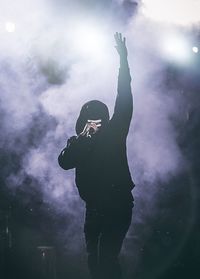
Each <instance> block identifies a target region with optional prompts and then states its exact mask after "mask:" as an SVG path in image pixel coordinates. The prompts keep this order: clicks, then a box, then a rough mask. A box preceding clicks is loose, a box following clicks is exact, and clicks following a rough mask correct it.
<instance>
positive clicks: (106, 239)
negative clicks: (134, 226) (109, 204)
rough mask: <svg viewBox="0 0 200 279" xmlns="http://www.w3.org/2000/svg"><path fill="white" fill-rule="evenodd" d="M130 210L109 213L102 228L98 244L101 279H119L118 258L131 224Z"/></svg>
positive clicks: (120, 275)
mask: <svg viewBox="0 0 200 279" xmlns="http://www.w3.org/2000/svg"><path fill="white" fill-rule="evenodd" d="M131 217H132V208H131V207H130V208H127V209H126V210H123V212H120V211H119V212H117V211H114V212H109V213H108V214H107V215H106V216H105V218H104V223H103V226H102V234H101V237H100V242H99V264H100V269H101V276H102V279H121V278H122V273H121V269H120V264H119V261H118V256H119V253H120V251H121V247H122V244H123V240H124V238H125V236H126V233H127V231H128V229H129V226H130V224H131Z"/></svg>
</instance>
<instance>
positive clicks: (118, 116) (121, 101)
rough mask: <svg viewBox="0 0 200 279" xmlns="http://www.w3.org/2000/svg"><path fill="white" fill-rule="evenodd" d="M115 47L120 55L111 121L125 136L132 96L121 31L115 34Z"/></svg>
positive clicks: (124, 42)
mask: <svg viewBox="0 0 200 279" xmlns="http://www.w3.org/2000/svg"><path fill="white" fill-rule="evenodd" d="M115 41H116V47H115V48H116V49H117V52H118V54H119V57H120V69H119V76H118V88H117V98H116V101H115V108H114V114H113V117H112V121H113V122H114V125H117V127H118V128H117V129H118V130H119V132H121V134H122V135H123V136H127V134H128V130H129V126H130V122H131V118H132V113H133V97H132V92H131V76H130V70H129V65H128V59H127V56H128V52H127V48H126V39H125V38H122V34H121V33H116V34H115Z"/></svg>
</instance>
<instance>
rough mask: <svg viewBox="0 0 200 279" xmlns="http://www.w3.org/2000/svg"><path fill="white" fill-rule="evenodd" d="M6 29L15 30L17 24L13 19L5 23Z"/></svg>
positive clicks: (10, 31) (8, 30)
mask: <svg viewBox="0 0 200 279" xmlns="http://www.w3.org/2000/svg"><path fill="white" fill-rule="evenodd" d="M5 29H6V31H7V32H9V33H12V32H15V24H14V23H13V22H11V21H7V22H6V23H5Z"/></svg>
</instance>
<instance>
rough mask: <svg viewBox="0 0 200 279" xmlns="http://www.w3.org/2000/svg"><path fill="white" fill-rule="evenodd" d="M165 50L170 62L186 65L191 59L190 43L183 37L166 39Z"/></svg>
mask: <svg viewBox="0 0 200 279" xmlns="http://www.w3.org/2000/svg"><path fill="white" fill-rule="evenodd" d="M163 49H164V52H165V55H167V57H168V59H169V60H174V61H177V62H180V63H184V62H187V61H189V59H190V46H189V43H188V42H187V40H186V39H185V38H184V37H182V36H179V35H173V36H168V37H167V38H165V40H164V41H163Z"/></svg>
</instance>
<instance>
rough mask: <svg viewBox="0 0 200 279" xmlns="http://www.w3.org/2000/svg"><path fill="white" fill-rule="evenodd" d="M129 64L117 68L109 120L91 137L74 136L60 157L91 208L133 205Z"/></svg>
mask: <svg viewBox="0 0 200 279" xmlns="http://www.w3.org/2000/svg"><path fill="white" fill-rule="evenodd" d="M130 83H131V76H130V71H129V68H128V64H127V63H124V64H123V65H121V66H120V69H119V77H118V94H117V98H116V102H115V108H114V114H113V116H112V118H111V120H110V121H109V122H108V123H107V124H106V125H105V126H104V127H102V128H101V129H100V130H99V131H98V132H97V133H96V134H94V135H93V136H92V137H91V138H90V137H83V136H79V137H76V136H73V137H71V138H70V139H69V140H68V144H67V147H65V148H64V149H63V150H62V151H61V153H60V155H59V157H58V162H59V165H60V166H61V167H62V168H63V169H65V170H68V169H72V168H76V185H77V187H78V190H79V194H80V196H81V198H82V199H83V200H84V201H86V203H87V204H89V205H93V206H103V205H105V206H108V205H109V206H110V205H111V204H113V205H114V204H121V203H123V201H124V202H125V203H127V202H131V203H132V200H133V198H132V194H131V190H132V189H133V187H134V183H133V181H132V178H131V175H130V171H129V167H128V161H127V154H126V138H127V134H128V131H129V126H130V121H131V118H132V112H133V98H132V93H131V85H130Z"/></svg>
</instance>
